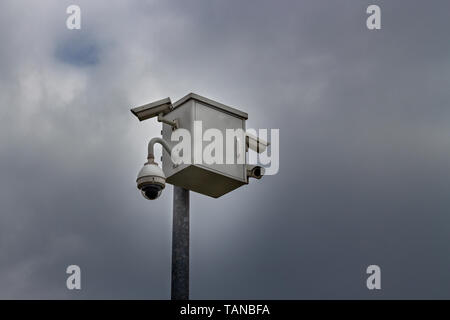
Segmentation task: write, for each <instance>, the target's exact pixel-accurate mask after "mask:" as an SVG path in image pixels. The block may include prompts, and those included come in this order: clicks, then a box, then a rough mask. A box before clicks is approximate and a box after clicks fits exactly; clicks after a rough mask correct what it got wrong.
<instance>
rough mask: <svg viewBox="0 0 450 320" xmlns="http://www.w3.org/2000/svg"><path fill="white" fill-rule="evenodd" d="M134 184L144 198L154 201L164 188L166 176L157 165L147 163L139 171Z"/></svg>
mask: <svg viewBox="0 0 450 320" xmlns="http://www.w3.org/2000/svg"><path fill="white" fill-rule="evenodd" d="M136 183H137V187H138V189H139V190H141V193H142V195H143V196H144V198H146V199H148V200H155V199H157V198H159V196H160V195H161V193H162V191H163V189H164V188H165V186H166V176H165V175H164V172H163V171H162V169H161V168H160V167H159V166H158V164H157V163H155V162H147V163H146V164H144V166H143V167H142V169H141V171H139V174H138V176H137V180H136Z"/></svg>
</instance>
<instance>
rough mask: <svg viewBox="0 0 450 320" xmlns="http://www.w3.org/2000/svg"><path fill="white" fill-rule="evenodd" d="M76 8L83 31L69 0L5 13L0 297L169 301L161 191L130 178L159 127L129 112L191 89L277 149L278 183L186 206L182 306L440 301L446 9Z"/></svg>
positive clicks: (449, 113) (220, 4) (387, 4)
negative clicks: (373, 277)
mask: <svg viewBox="0 0 450 320" xmlns="http://www.w3.org/2000/svg"><path fill="white" fill-rule="evenodd" d="M372 3H377V4H379V5H380V6H381V8H382V30H380V31H374V32H371V31H368V30H367V28H366V27H365V19H366V17H367V15H366V14H365V9H366V8H367V6H368V5H369V4H372ZM69 4H70V3H68V4H67V5H69ZM27 5H28V6H29V4H27ZM79 5H80V7H81V8H82V16H83V17H84V20H83V21H87V23H86V25H82V31H83V32H86V34H89V37H84V36H82V35H79V34H76V33H73V34H74V36H72V35H70V36H67V32H68V30H67V29H65V23H64V18H65V8H66V6H65V4H63V3H60V2H56V1H55V2H48V3H46V4H42V5H40V6H39V5H37V4H36V5H33V8H31V9H33V10H27V11H26V14H25V16H24V17H23V19H19V18H17V15H18V14H19V13H21V12H22V10H21V9H22V8H21V5H19V4H17V2H13V1H6V2H3V3H2V8H1V9H2V10H1V11H0V12H1V13H2V17H1V19H0V24H1V25H2V28H1V30H2V31H1V32H0V41H1V42H2V44H5V46H2V50H1V51H0V57H1V59H0V66H1V68H2V72H1V75H0V84H1V95H0V96H1V97H0V99H1V100H0V102H1V110H0V114H1V119H2V123H1V124H2V126H1V129H0V130H1V137H0V142H1V144H0V152H1V154H2V157H1V158H0V172H2V179H1V182H0V199H1V204H2V208H1V216H0V221H1V223H0V282H1V283H2V285H1V286H0V288H1V289H0V297H2V298H11V297H14V298H160V299H165V298H168V297H169V289H170V284H169V281H170V239H171V235H170V228H171V215H170V211H171V188H170V187H168V188H167V189H166V190H165V191H164V193H163V196H162V198H161V199H160V200H158V201H155V202H151V203H150V202H148V201H145V200H144V199H142V197H141V196H140V194H139V193H138V192H137V189H136V188H135V183H134V179H135V176H136V173H137V171H138V170H139V167H140V166H141V165H142V163H143V161H144V160H145V148H146V142H147V141H148V139H149V138H150V137H152V136H155V135H158V131H159V130H158V129H157V126H156V124H155V123H154V122H150V123H138V122H137V121H136V119H133V118H132V115H131V114H130V113H129V110H128V109H129V108H130V107H131V106H134V105H139V104H142V103H146V102H149V101H151V100H153V99H158V98H163V97H166V96H171V97H172V99H173V100H175V99H176V98H179V97H181V96H182V95H184V94H186V93H188V92H191V91H193V92H197V93H199V94H203V95H205V96H207V97H210V98H212V99H216V100H218V101H221V102H223V103H225V104H230V105H233V106H237V107H239V108H241V109H243V110H244V111H246V112H248V113H249V121H248V124H247V126H248V127H254V128H280V152H281V154H280V172H279V174H278V175H275V176H268V177H265V178H264V179H263V180H261V181H252V183H251V184H250V185H249V186H245V187H243V188H241V189H239V190H236V191H235V192H233V193H230V194H228V195H226V196H224V197H223V198H220V199H216V200H215V199H211V198H207V197H204V196H201V195H197V194H192V196H191V197H192V201H191V217H192V218H191V219H192V220H191V232H192V233H191V296H192V298H197V299H201V298H206V299H208V298H234V299H240V298H269V299H270V298H288V299H295V298H448V297H449V292H450V287H449V285H448V284H449V280H450V279H449V276H448V275H447V274H448V272H447V270H449V268H450V259H449V258H448V255H447V252H448V251H449V243H450V241H449V240H450V239H449V233H448V230H447V228H446V227H447V226H448V225H449V222H450V221H449V220H450V219H449V217H448V212H449V208H450V201H449V199H450V198H449V197H448V193H449V192H450V161H449V160H450V151H449V150H450V148H449V147H450V142H449V141H450V140H449V136H450V129H449V126H448V119H449V118H450V109H449V108H448V104H449V102H450V95H449V93H448V83H449V80H450V63H449V53H450V43H449V42H448V41H445V39H446V38H447V36H446V34H447V32H448V29H449V27H450V25H449V22H448V18H447V16H448V10H449V9H450V5H449V4H447V2H443V1H442V2H438V1H435V2H433V3H425V2H421V1H396V2H392V1H375V2H368V1H367V2H366V1H335V2H331V1H302V2H299V1H278V2H273V1H250V2H245V3H243V2H238V1H208V2H205V1H190V2H189V3H188V2H185V1H178V2H141V1H135V2H129V3H126V4H125V3H121V2H118V1H116V2H111V1H109V2H108V3H106V2H101V1H96V2H95V4H92V3H91V2H81V3H79ZM61 15H62V16H61ZM43 16H45V17H46V19H42V18H41V19H36V17H43ZM93 17H95V19H94V18H93ZM30 21H34V22H35V23H36V25H34V28H31V27H30ZM3 25H8V26H12V27H13V28H4V27H3ZM75 38H77V39H78V40H79V41H72V39H75ZM30 41H31V43H32V44H33V50H30V49H29V44H30ZM80 42H81V43H80ZM77 44H78V45H77ZM58 52H59V54H58ZM86 52H87V53H89V52H90V53H92V54H90V53H89V54H86ZM62 53H63V54H62ZM94 58H95V59H94ZM92 61H96V62H95V63H92V64H91V63H90V62H92ZM100 61H101V63H97V62H100ZM61 62H64V63H61ZM86 64H87V65H92V66H93V65H95V68H85V67H83V66H84V65H86ZM69 264H78V265H80V266H81V268H82V273H83V283H82V286H83V289H82V291H81V292H78V293H75V292H68V290H67V289H65V279H66V274H65V268H66V267H67V266H68V265H69ZM370 264H378V265H380V267H381V270H382V288H383V289H382V290H381V292H376V293H374V292H369V291H368V290H367V289H366V287H365V279H366V275H365V269H366V267H367V266H368V265H370Z"/></svg>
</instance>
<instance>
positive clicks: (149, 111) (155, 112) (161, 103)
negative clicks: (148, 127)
mask: <svg viewBox="0 0 450 320" xmlns="http://www.w3.org/2000/svg"><path fill="white" fill-rule="evenodd" d="M172 109H173V106H172V102H171V101H170V98H166V99H162V100H158V101H155V102H152V103H149V104H146V105H144V106H141V107H137V108H134V109H131V113H133V114H134V115H135V116H136V117H137V118H138V119H139V121H144V120H147V119H150V118H153V117H157V116H160V115H166V114H167V113H169V112H170V111H172Z"/></svg>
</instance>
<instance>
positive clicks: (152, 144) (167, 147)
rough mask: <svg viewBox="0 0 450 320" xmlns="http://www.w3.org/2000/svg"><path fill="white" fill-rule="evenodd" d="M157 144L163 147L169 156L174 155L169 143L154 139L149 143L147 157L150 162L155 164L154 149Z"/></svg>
mask: <svg viewBox="0 0 450 320" xmlns="http://www.w3.org/2000/svg"><path fill="white" fill-rule="evenodd" d="M156 143H159V144H160V145H162V146H163V148H164V149H165V150H166V151H167V153H168V154H169V155H171V154H172V148H171V147H170V145H169V144H168V143H167V141H166V140H164V139H162V138H153V139H152V140H150V142H149V143H148V156H147V159H148V162H153V161H154V160H155V152H154V148H155V144H156Z"/></svg>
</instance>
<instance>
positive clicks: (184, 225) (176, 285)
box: [171, 186, 189, 300]
mask: <svg viewBox="0 0 450 320" xmlns="http://www.w3.org/2000/svg"><path fill="white" fill-rule="evenodd" d="M171 295H172V300H189V190H186V189H184V188H181V187H177V186H173V225H172V293H171Z"/></svg>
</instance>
